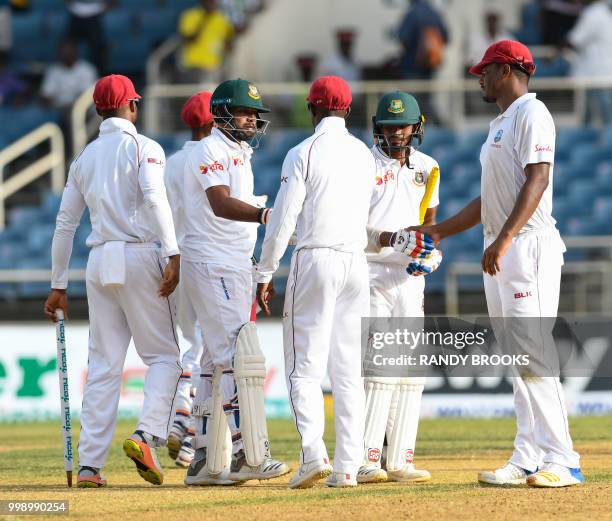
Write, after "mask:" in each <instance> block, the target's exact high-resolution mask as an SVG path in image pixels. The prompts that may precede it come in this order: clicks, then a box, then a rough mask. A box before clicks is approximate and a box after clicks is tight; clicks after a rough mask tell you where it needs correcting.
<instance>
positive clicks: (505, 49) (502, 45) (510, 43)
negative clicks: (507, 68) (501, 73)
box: [470, 40, 536, 76]
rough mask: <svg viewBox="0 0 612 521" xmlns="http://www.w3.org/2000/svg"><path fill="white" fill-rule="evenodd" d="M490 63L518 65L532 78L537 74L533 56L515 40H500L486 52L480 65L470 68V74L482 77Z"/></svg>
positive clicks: (524, 46)
mask: <svg viewBox="0 0 612 521" xmlns="http://www.w3.org/2000/svg"><path fill="white" fill-rule="evenodd" d="M490 63H507V64H508V65H518V66H519V67H520V68H522V69H523V70H524V71H525V72H526V73H527V74H529V75H530V76H531V75H532V74H533V73H534V72H535V69H536V66H535V63H533V56H531V52H530V51H529V49H528V48H527V46H526V45H524V44H522V43H521V42H517V41H515V40H500V41H499V42H495V43H494V44H492V45H491V46H490V47H489V48H488V49H487V50H486V52H485V54H484V56H483V58H482V60H480V63H477V64H476V65H474V66H473V67H471V68H470V73H471V74H475V75H476V76H480V75H481V74H482V69H484V68H485V67H486V66H487V65H489V64H490Z"/></svg>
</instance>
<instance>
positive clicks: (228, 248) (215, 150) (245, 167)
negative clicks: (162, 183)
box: [182, 128, 258, 269]
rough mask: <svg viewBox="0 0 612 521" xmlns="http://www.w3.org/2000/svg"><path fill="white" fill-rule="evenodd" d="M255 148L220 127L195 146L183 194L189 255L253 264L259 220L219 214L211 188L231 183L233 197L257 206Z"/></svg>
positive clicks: (195, 258)
mask: <svg viewBox="0 0 612 521" xmlns="http://www.w3.org/2000/svg"><path fill="white" fill-rule="evenodd" d="M252 153H253V149H252V148H251V147H250V146H249V145H248V144H247V143H244V142H241V143H236V142H235V141H232V140H230V139H229V138H228V137H226V136H225V135H224V134H223V133H222V132H221V131H220V130H218V129H216V128H215V129H213V131H212V134H211V135H210V136H208V137H206V138H204V139H202V140H201V141H199V142H198V143H197V144H196V145H195V146H193V147H192V148H191V150H190V152H189V155H188V157H187V162H186V163H185V187H184V200H183V204H184V212H185V221H184V231H185V236H184V238H183V248H184V249H182V255H183V258H184V259H185V260H188V261H191V262H209V263H220V264H225V265H228V266H232V267H234V268H238V269H251V267H252V264H251V257H252V255H253V250H254V249H255V241H256V240H257V226H258V224H257V223H247V222H240V221H232V220H229V219H224V218H222V217H217V216H216V215H215V214H214V212H213V210H212V208H211V206H210V203H209V202H208V197H207V195H206V190H208V189H209V188H211V187H213V186H228V187H229V190H230V196H231V197H234V198H236V199H240V200H241V201H244V202H246V203H249V204H252V205H254V206H256V205H257V203H256V200H255V196H254V194H253V171H252V170H251V155H252Z"/></svg>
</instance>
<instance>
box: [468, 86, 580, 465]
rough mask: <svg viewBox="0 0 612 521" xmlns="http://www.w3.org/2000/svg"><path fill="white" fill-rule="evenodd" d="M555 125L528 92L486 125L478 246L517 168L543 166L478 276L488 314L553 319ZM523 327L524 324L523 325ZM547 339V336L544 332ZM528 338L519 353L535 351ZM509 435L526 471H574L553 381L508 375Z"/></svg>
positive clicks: (520, 175) (505, 205) (558, 250)
mask: <svg viewBox="0 0 612 521" xmlns="http://www.w3.org/2000/svg"><path fill="white" fill-rule="evenodd" d="M554 150H555V124H554V121H553V118H552V116H551V114H550V112H549V111H548V109H547V108H546V106H545V105H544V104H543V103H542V102H541V101H539V100H538V99H536V95H535V94H525V95H523V96H521V97H520V98H518V99H517V100H515V101H514V102H513V103H512V105H510V107H508V108H507V109H506V111H505V112H504V113H502V114H500V115H499V116H498V117H497V118H495V119H494V120H493V121H492V122H491V125H490V130H489V135H488V137H487V141H486V142H485V144H484V145H483V146H482V149H481V152H480V162H481V165H482V178H481V204H482V206H481V218H482V224H483V227H484V247H485V248H487V247H488V246H489V245H490V244H491V243H492V242H493V241H494V240H495V239H496V238H497V236H498V234H499V232H500V230H501V228H502V227H503V225H504V223H505V222H506V220H507V219H508V217H509V215H510V212H511V211H512V208H513V207H514V204H515V202H516V199H517V196H518V193H519V191H520V190H521V188H522V186H523V184H524V183H525V181H526V175H525V167H527V165H529V164H535V163H542V162H545V163H550V182H549V184H548V187H547V188H546V190H545V192H544V194H543V196H542V199H541V201H540V203H539V205H538V207H537V209H536V210H535V212H534V213H533V215H532V216H531V218H530V219H529V221H528V222H527V224H526V225H525V226H524V227H523V229H522V230H521V231H520V233H519V234H518V235H517V236H516V237H515V238H514V239H513V240H512V245H511V246H510V248H509V249H508V251H507V252H506V254H505V255H504V256H503V257H502V259H501V271H500V272H498V273H497V274H496V275H495V276H494V277H491V276H490V275H487V274H484V285H485V294H486V298H487V306H488V309H489V316H490V317H556V316H557V310H558V305H559V287H560V282H561V266H562V265H563V253H564V251H565V245H564V244H563V241H562V239H561V236H560V235H559V232H558V230H557V228H556V227H555V224H556V222H555V220H554V219H553V217H552V215H551V212H552V191H553V170H554ZM525 325H526V326H527V322H525ZM545 333H546V334H549V333H550V332H549V331H548V332H545ZM539 339H540V337H539V336H537V337H536V335H534V337H533V338H529V339H527V340H525V339H524V338H523V341H526V342H529V341H531V344H532V345H530V346H521V347H525V349H529V350H532V351H534V352H535V351H537V350H538V349H541V348H542V346H541V345H540V344H539V343H538V342H539V341H540V340H539ZM513 384H514V403H515V409H516V415H517V435H516V439H515V443H514V445H515V449H514V453H513V455H512V458H511V460H510V461H511V462H512V463H514V464H516V465H518V466H520V467H522V468H524V469H527V470H530V471H534V470H535V469H536V468H537V467H538V466H539V465H541V464H542V463H543V462H544V463H557V464H560V465H565V466H567V467H570V468H575V467H579V456H578V454H577V453H576V452H574V450H573V448H572V440H571V437H570V434H569V429H568V424H567V412H566V409H565V403H564V397H563V389H562V387H561V384H560V382H559V378H556V377H546V378H514V379H513Z"/></svg>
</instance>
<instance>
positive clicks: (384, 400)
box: [363, 378, 398, 466]
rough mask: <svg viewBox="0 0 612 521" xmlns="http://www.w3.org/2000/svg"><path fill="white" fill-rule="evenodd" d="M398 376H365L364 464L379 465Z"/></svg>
mask: <svg viewBox="0 0 612 521" xmlns="http://www.w3.org/2000/svg"><path fill="white" fill-rule="evenodd" d="M397 381H398V378H366V379H365V389H366V391H365V393H366V417H365V435H364V445H365V455H364V458H363V459H364V461H363V463H364V465H367V464H375V465H379V466H380V461H381V456H382V447H383V442H384V439H385V429H386V428H387V418H388V417H389V408H390V407H391V398H392V397H393V391H395V388H396V382H397Z"/></svg>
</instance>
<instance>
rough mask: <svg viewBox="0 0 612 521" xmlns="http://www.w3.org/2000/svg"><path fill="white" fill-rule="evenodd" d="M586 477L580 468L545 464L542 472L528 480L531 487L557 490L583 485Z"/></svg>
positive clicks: (539, 471)
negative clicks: (558, 488)
mask: <svg viewBox="0 0 612 521" xmlns="http://www.w3.org/2000/svg"><path fill="white" fill-rule="evenodd" d="M582 483H584V476H583V475H582V472H580V469H579V468H575V469H572V468H569V467H564V466H563V465H558V464H557V463H545V464H544V465H543V466H542V469H541V470H538V471H537V472H536V473H535V474H532V475H531V476H529V477H528V478H527V485H529V486H530V487H541V488H557V487H571V486H572V485H582Z"/></svg>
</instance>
